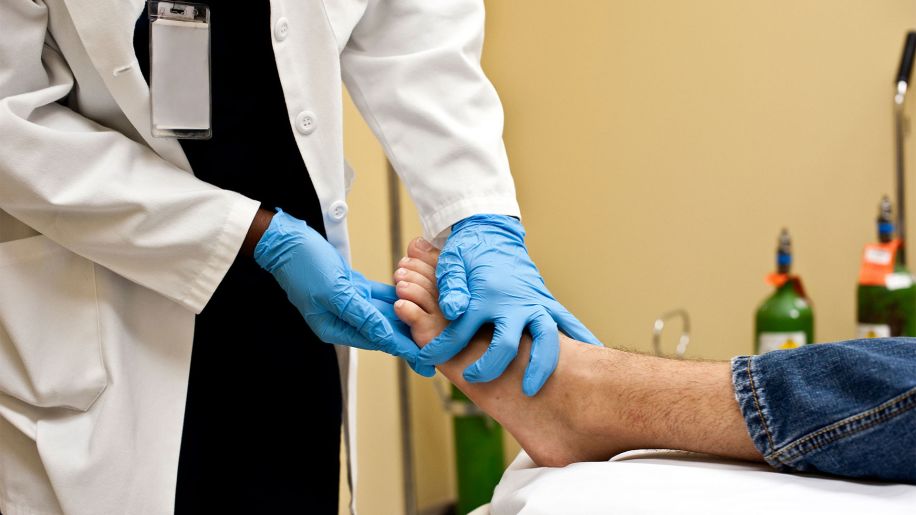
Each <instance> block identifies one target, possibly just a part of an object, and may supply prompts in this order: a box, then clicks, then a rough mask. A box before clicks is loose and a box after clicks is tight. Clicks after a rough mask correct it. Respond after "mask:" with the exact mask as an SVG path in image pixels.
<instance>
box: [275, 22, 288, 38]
mask: <svg viewBox="0 0 916 515" xmlns="http://www.w3.org/2000/svg"><path fill="white" fill-rule="evenodd" d="M288 35H289V20H287V19H286V18H280V19H279V20H277V24H276V25H274V37H275V38H277V41H283V40H284V39H286V36H288Z"/></svg>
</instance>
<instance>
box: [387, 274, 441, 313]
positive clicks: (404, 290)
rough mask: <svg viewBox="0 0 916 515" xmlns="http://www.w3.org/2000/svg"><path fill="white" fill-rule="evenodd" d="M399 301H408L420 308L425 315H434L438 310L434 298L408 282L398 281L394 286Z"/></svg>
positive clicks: (424, 290)
mask: <svg viewBox="0 0 916 515" xmlns="http://www.w3.org/2000/svg"><path fill="white" fill-rule="evenodd" d="M396 288H397V294H398V298H399V299H404V300H409V301H411V302H413V303H414V304H416V305H418V306H420V308H421V309H423V310H424V311H425V312H426V313H427V314H435V313H437V312H438V310H439V306H438V304H436V298H435V297H433V296H432V295H431V294H430V293H429V291H427V290H426V289H425V288H423V287H422V286H420V285H419V284H416V283H412V282H409V281H400V282H398V284H397V285H396Z"/></svg>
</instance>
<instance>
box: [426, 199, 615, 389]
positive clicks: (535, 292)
mask: <svg viewBox="0 0 916 515" xmlns="http://www.w3.org/2000/svg"><path fill="white" fill-rule="evenodd" d="M436 282H437V284H438V286H439V306H440V308H441V309H442V312H443V314H445V317H446V318H448V319H449V320H454V322H452V323H451V324H449V326H448V327H447V328H446V329H445V330H444V331H442V334H440V335H439V336H437V337H436V338H435V339H434V340H433V341H432V342H430V343H429V345H427V346H426V347H423V349H422V350H421V351H420V363H422V364H439V363H442V362H444V361H448V360H449V359H451V358H452V357H453V356H455V355H456V354H458V353H459V352H461V350H462V349H464V348H465V347H466V346H467V344H468V343H469V342H470V341H471V338H472V337H473V336H474V335H475V334H476V333H477V331H478V329H480V327H481V326H482V325H483V324H486V323H492V324H494V332H493V341H492V342H490V346H489V348H488V349H487V351H486V352H485V353H484V354H483V356H481V357H480V359H479V360H477V362H475V363H474V364H472V365H471V366H469V367H468V368H467V369H465V371H464V378H465V379H466V380H467V381H468V382H472V383H473V382H486V381H491V380H493V379H496V378H497V377H499V376H500V375H502V373H503V372H504V371H505V370H506V367H507V366H508V365H509V363H510V362H512V360H513V359H514V358H515V356H516V354H518V344H519V340H520V339H521V337H522V332H523V331H524V330H525V328H526V327H527V328H528V329H529V331H530V333H531V336H532V340H533V342H532V345H531V360H530V362H529V363H528V367H527V368H526V370H525V375H524V378H523V380H522V390H523V391H524V392H525V395H529V396H532V395H535V394H536V393H537V392H538V391H539V390H540V389H541V387H542V386H544V383H545V382H547V378H549V377H550V374H552V373H553V371H554V369H556V367H557V361H558V359H559V357H560V337H559V333H558V332H557V329H558V328H559V329H560V330H562V331H563V332H564V333H566V334H567V335H569V336H570V337H571V338H575V339H577V340H580V341H583V342H587V343H592V344H596V345H601V342H599V341H598V339H597V338H595V336H594V335H593V334H592V333H591V332H590V331H589V330H588V329H586V327H585V326H584V325H582V323H581V322H579V320H577V319H576V317H574V316H573V315H572V314H571V313H570V312H569V311H567V310H566V308H564V307H563V306H562V305H561V304H560V303H559V302H557V300H556V299H555V298H554V297H553V295H551V294H550V292H549V291H548V290H547V286H546V285H545V284H544V279H542V278H541V274H540V272H538V269H537V267H536V266H534V263H533V262H532V261H531V258H530V257H529V256H528V249H527V248H525V230H524V228H523V227H522V224H521V222H519V221H518V220H517V219H516V218H513V217H510V216H503V215H475V216H472V217H469V218H466V219H464V220H462V221H461V222H458V223H457V224H455V225H454V226H453V227H452V234H451V235H450V236H449V238H448V240H447V241H446V243H445V247H443V249H442V253H441V254H440V255H439V264H438V266H437V267H436Z"/></svg>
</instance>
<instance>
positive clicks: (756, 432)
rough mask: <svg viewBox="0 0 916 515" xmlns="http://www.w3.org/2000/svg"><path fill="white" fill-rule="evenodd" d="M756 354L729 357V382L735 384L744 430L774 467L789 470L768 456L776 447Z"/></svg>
mask: <svg viewBox="0 0 916 515" xmlns="http://www.w3.org/2000/svg"><path fill="white" fill-rule="evenodd" d="M756 358H757V356H737V357H734V358H732V362H731V366H732V384H733V385H734V387H735V399H736V400H737V401H738V407H739V408H740V409H741V415H742V416H743V417H744V422H745V424H747V431H748V433H749V434H750V436H751V440H752V441H753V442H754V447H756V448H757V450H758V451H760V454H761V455H763V457H764V459H765V460H766V461H767V463H769V464H770V465H771V466H772V467H774V468H776V469H777V470H789V468H788V467H786V466H785V465H784V464H782V463H780V462H779V461H778V460H775V459H772V460H771V459H769V458H768V456H771V455H772V454H773V452H774V451H775V450H776V444H775V443H774V442H773V435H772V433H771V432H770V427H771V424H770V418H771V417H770V412H769V408H768V405H767V398H766V390H765V388H764V387H763V384H762V381H761V380H760V379H761V378H760V374H759V372H757V371H755V370H754V361H755V359H756Z"/></svg>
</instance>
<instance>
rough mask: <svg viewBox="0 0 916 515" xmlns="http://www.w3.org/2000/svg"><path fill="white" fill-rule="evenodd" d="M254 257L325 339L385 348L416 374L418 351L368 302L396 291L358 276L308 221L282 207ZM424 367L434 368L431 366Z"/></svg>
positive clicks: (411, 342) (344, 343) (408, 339)
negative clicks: (410, 366)
mask: <svg viewBox="0 0 916 515" xmlns="http://www.w3.org/2000/svg"><path fill="white" fill-rule="evenodd" d="M254 259H255V261H256V262H257V263H258V264H259V265H260V266H261V267H262V268H264V269H265V270H267V271H268V272H270V273H271V274H273V276H274V278H275V279H276V280H277V282H278V283H280V286H281V287H282V288H283V290H284V291H286V295H287V297H288V298H289V301H290V302H292V303H293V305H294V306H296V308H297V309H298V310H299V313H301V314H302V317H303V318H304V319H305V322H306V323H307V324H308V326H309V327H310V328H312V331H314V332H315V334H316V335H317V336H318V338H320V339H321V340H322V341H324V342H326V343H333V344H336V345H348V346H351V347H358V348H360V349H369V350H381V351H384V352H387V353H388V354H392V355H394V356H399V357H402V358H404V359H405V360H407V361H408V362H409V363H411V365H412V366H414V369H415V370H417V368H418V367H417V356H418V353H419V351H420V348H419V347H417V345H416V344H415V343H414V342H413V340H411V339H410V338H409V337H404V335H403V334H402V333H400V332H395V331H394V329H393V328H392V326H391V323H390V321H389V319H388V318H387V317H385V316H384V315H382V313H381V312H380V311H379V309H378V308H377V307H376V306H374V305H373V304H372V302H371V301H370V299H371V298H372V295H373V294H377V295H378V296H379V297H380V298H381V297H386V298H392V297H393V296H394V287H390V286H389V287H388V288H390V290H388V289H386V288H385V286H386V285H383V284H380V283H373V282H372V281H368V280H367V279H366V278H364V277H363V276H362V275H358V274H357V276H356V278H354V272H353V271H352V270H351V269H350V266H349V265H348V264H347V263H346V261H344V259H343V258H342V257H341V256H340V254H338V253H337V251H336V250H335V249H334V247H332V246H331V244H330V243H328V242H327V240H325V239H324V238H323V237H322V236H321V235H320V234H319V233H318V232H316V231H315V230H314V229H312V228H311V227H309V226H308V224H306V223H305V222H304V221H302V220H299V219H298V218H295V217H292V216H290V215H288V214H286V213H284V212H283V211H282V210H280V209H278V210H277V213H276V214H275V215H274V216H273V219H271V222H270V225H269V226H268V227H267V230H266V231H264V235H263V236H261V240H260V241H258V244H257V245H256V246H255V249H254ZM391 302H394V301H393V300H392V301H391ZM392 314H393V309H392ZM420 368H421V369H422V370H424V371H429V370H431V367H430V366H428V365H425V366H423V367H420ZM428 375H432V374H431V373H430V374H428Z"/></svg>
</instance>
